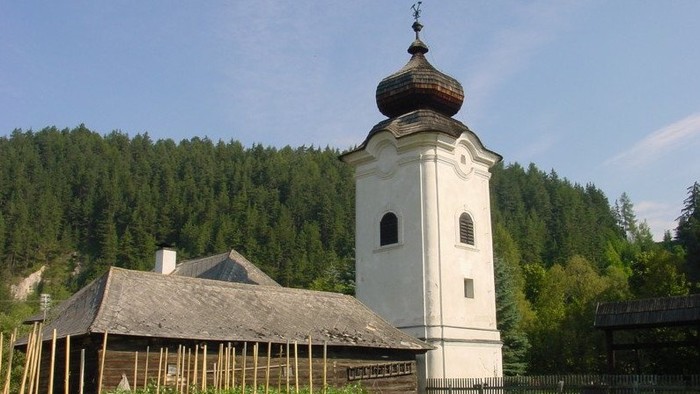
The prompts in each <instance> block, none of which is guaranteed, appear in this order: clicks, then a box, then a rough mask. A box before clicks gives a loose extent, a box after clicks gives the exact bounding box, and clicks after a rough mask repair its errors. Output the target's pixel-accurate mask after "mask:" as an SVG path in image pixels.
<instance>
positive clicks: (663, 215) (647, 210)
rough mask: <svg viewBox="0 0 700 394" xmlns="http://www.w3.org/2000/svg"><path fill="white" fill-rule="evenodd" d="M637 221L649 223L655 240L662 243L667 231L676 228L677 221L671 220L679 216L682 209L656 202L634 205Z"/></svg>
mask: <svg viewBox="0 0 700 394" xmlns="http://www.w3.org/2000/svg"><path fill="white" fill-rule="evenodd" d="M634 208H635V213H636V214H637V220H638V221H639V222H642V221H644V220H646V221H647V224H648V225H649V228H650V229H651V233H652V235H653V236H654V239H655V240H657V241H661V240H662V239H663V236H664V232H665V231H666V230H670V231H671V233H673V230H674V229H675V228H676V225H677V223H676V221H675V220H672V219H669V218H673V217H675V216H677V215H678V213H679V212H680V210H681V208H680V206H677V205H674V204H668V203H663V202H656V201H642V202H639V203H637V204H635V205H634Z"/></svg>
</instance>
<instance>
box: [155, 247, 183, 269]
mask: <svg viewBox="0 0 700 394" xmlns="http://www.w3.org/2000/svg"><path fill="white" fill-rule="evenodd" d="M176 257H177V252H176V251H175V249H171V248H165V247H163V248H160V249H158V250H157V251H156V268H155V269H154V271H155V272H157V273H159V274H163V275H170V273H171V272H173V271H175V258H176Z"/></svg>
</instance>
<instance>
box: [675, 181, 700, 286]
mask: <svg viewBox="0 0 700 394" xmlns="http://www.w3.org/2000/svg"><path fill="white" fill-rule="evenodd" d="M676 240H677V241H678V244H679V245H681V247H682V248H683V249H684V251H685V256H686V257H685V267H684V268H685V272H686V273H687V274H688V277H689V279H690V281H691V282H692V283H693V284H694V286H695V289H696V290H698V289H700V184H699V183H698V182H695V183H693V185H691V186H690V187H688V197H687V198H686V199H685V201H683V209H682V210H681V216H680V217H679V218H678V227H677V228H676Z"/></svg>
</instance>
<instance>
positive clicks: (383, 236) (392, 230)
mask: <svg viewBox="0 0 700 394" xmlns="http://www.w3.org/2000/svg"><path fill="white" fill-rule="evenodd" d="M397 243H399V219H398V218H397V217H396V215H395V214H393V213H392V212H389V213H386V214H385V215H384V216H382V220H381V221H380V222H379V245H380V246H384V245H391V244H397Z"/></svg>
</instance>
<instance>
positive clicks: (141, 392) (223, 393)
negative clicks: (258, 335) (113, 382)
mask: <svg viewBox="0 0 700 394" xmlns="http://www.w3.org/2000/svg"><path fill="white" fill-rule="evenodd" d="M189 392H190V393H191V394H254V393H258V394H263V393H265V387H263V386H260V387H258V389H257V391H256V390H253V388H252V387H246V390H245V393H244V392H243V390H242V389H241V388H240V387H236V388H233V389H228V390H216V389H207V390H204V391H202V390H197V389H194V388H190V391H189ZM286 392H287V391H286V389H282V390H277V388H270V389H269V392H268V393H269V394H286ZM289 392H290V393H294V388H290V390H289ZM155 393H156V387H155V386H154V385H149V386H148V387H147V388H145V389H138V390H136V394H155ZM160 393H162V394H174V393H175V389H174V388H172V387H161V388H160ZM314 393H323V390H320V389H315V390H314ZM366 393H367V390H365V389H364V388H363V387H362V386H361V385H360V384H351V385H347V386H344V387H328V389H327V390H326V394H366ZM107 394H134V392H133V391H131V390H115V391H109V392H107ZM294 394H311V393H310V392H309V389H308V387H302V388H300V389H299V392H298V393H294Z"/></svg>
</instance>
